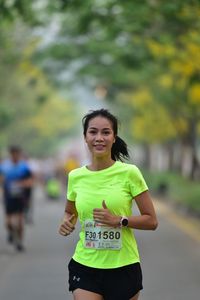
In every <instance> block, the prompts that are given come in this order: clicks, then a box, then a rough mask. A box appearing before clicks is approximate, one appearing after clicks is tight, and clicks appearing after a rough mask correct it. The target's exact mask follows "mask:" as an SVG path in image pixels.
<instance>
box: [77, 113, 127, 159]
mask: <svg viewBox="0 0 200 300" xmlns="http://www.w3.org/2000/svg"><path fill="white" fill-rule="evenodd" d="M97 116H101V117H104V118H106V119H108V120H109V121H110V122H111V124H112V129H113V132H114V136H115V142H114V143H113V145H112V148H111V158H112V159H113V160H115V161H116V160H120V161H123V158H124V159H128V158H129V153H128V148H127V144H126V143H125V142H124V141H123V140H122V139H121V138H120V137H119V136H118V135H117V133H118V120H117V118H116V117H115V116H114V115H112V114H111V113H110V112H109V111H108V110H107V109H104V108H102V109H98V110H91V111H89V113H87V114H86V115H85V116H84V117H83V119H82V124H83V134H84V136H86V132H87V129H88V125H89V121H90V120H91V119H93V118H95V117H97Z"/></svg>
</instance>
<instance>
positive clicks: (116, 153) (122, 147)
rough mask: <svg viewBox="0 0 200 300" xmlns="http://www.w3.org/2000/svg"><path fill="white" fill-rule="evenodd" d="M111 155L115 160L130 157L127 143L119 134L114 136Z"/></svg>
mask: <svg viewBox="0 0 200 300" xmlns="http://www.w3.org/2000/svg"><path fill="white" fill-rule="evenodd" d="M111 157H112V159H113V160H115V161H116V160H120V161H123V159H129V157H130V156H129V153H128V148H127V144H126V143H125V142H124V141H123V140H122V139H121V138H120V137H119V136H116V140H115V143H114V144H113V145H112V149H111Z"/></svg>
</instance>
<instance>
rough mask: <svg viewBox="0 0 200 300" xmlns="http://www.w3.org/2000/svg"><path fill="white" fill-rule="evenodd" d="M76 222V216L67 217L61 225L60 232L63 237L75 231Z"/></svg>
mask: <svg viewBox="0 0 200 300" xmlns="http://www.w3.org/2000/svg"><path fill="white" fill-rule="evenodd" d="M75 222H76V217H75V215H74V214H72V215H70V216H69V217H65V218H64V219H63V221H62V223H61V224H60V227H59V231H58V232H59V233H60V234H61V235H63V236H67V235H69V234H70V233H72V232H73V231H74V229H75V226H74V224H75Z"/></svg>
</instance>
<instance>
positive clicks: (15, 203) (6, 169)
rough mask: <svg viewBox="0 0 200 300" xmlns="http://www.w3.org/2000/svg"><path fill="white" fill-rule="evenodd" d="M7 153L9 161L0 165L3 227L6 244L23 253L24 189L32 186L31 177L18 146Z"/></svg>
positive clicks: (12, 147)
mask: <svg viewBox="0 0 200 300" xmlns="http://www.w3.org/2000/svg"><path fill="white" fill-rule="evenodd" d="M9 153H10V159H6V160H4V161H3V162H2V163H1V164H0V180H1V182H2V184H3V196H4V207H5V225H6V228H7V232H8V237H7V239H8V242H9V243H13V244H14V246H15V247H16V250H18V251H23V250H24V245H23V235H24V209H25V207H26V203H25V201H26V189H27V188H29V187H32V186H33V175H32V172H31V170H30V168H29V167H28V164H27V163H26V162H25V161H24V160H22V159H21V155H22V152H21V149H20V148H19V147H18V146H11V147H10V148H9Z"/></svg>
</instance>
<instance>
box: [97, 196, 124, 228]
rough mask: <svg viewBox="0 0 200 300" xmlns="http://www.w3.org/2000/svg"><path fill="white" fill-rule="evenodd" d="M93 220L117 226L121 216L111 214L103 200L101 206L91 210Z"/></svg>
mask: <svg viewBox="0 0 200 300" xmlns="http://www.w3.org/2000/svg"><path fill="white" fill-rule="evenodd" d="M93 218H94V221H96V222H98V223H101V224H104V225H109V226H111V227H117V226H119V222H120V219H121V217H119V216H115V215H112V214H111V212H110V211H109V209H108V208H107V206H106V203H105V200H103V202H102V208H95V209H94V210H93Z"/></svg>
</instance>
